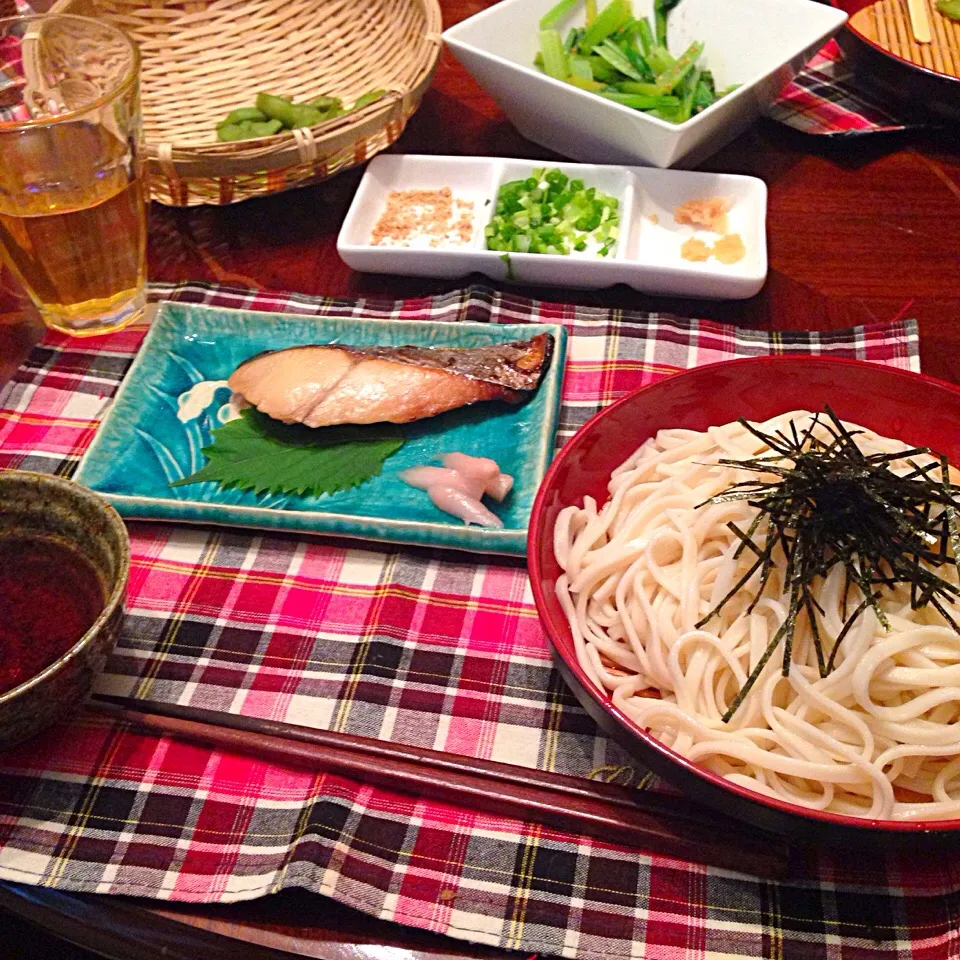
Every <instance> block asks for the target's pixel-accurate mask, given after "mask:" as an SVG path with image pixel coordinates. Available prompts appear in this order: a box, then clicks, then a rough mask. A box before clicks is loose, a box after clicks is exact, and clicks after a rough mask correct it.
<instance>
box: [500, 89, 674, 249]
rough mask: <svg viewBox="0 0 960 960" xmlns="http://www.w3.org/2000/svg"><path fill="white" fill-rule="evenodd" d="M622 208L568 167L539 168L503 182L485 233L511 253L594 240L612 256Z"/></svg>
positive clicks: (582, 246)
mask: <svg viewBox="0 0 960 960" xmlns="http://www.w3.org/2000/svg"><path fill="white" fill-rule="evenodd" d="M672 99H676V98H672ZM618 207H619V203H618V201H617V199H616V198H615V197H611V196H608V195H607V194H604V193H601V192H599V191H598V190H597V189H596V188H595V187H586V186H585V185H584V182H583V180H581V179H579V178H576V179H573V180H571V179H570V178H569V177H567V175H566V174H565V173H563V171H562V170H559V169H556V168H554V169H552V170H545V169H537V170H534V171H533V172H532V174H531V175H530V176H529V177H526V178H525V179H523V180H511V181H510V182H509V183H505V184H503V186H501V187H500V190H499V191H498V193H497V202H496V206H495V208H494V214H493V217H492V218H491V220H490V222H489V223H488V224H487V225H486V227H484V231H483V234H484V238H485V239H486V244H487V249H488V250H497V251H503V252H505V253H508V254H509V253H548V254H562V255H566V254H570V253H571V252H572V251H577V252H583V251H584V250H587V249H588V248H589V245H590V243H591V242H593V243H596V244H598V251H597V253H598V256H607V255H608V254H609V252H610V250H612V249H613V247H614V245H615V244H616V242H617V238H618V235H619V222H620V217H619V211H618Z"/></svg>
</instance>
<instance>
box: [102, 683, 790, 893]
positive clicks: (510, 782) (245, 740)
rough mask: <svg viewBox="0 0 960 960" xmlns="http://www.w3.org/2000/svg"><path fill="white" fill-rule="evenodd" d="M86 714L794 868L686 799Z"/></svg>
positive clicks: (422, 756)
mask: <svg viewBox="0 0 960 960" xmlns="http://www.w3.org/2000/svg"><path fill="white" fill-rule="evenodd" d="M88 709H89V710H90V711H92V712H94V713H98V714H101V715H102V716H107V717H111V718H112V719H114V720H120V721H123V722H126V723H129V724H131V725H132V726H134V727H136V728H138V729H140V730H144V731H146V732H149V733H152V734H156V735H160V736H170V737H176V738H178V739H181V740H186V741H190V742H193V743H198V744H203V745H204V746H207V747H215V748H218V749H224V750H231V751H235V752H239V753H245V754H248V755H252V756H255V757H258V758H260V759H264V760H270V761H273V762H277V763H281V764H288V765H292V766H299V767H307V768H309V769H312V770H323V771H326V772H329V773H332V774H336V775H338V776H344V777H348V778H350V779H352V780H357V781H360V782H362V783H369V784H373V785H375V786H379V787H384V788H386V789H389V790H392V791H396V792H399V793H405V794H411V795H413V796H417V797H423V798H425V799H430V800H437V801H441V802H444V803H451V804H456V805H458V806H461V807H464V808H466V809H469V810H472V811H475V812H481V813H488V814H493V815H495V816H501V817H509V818H515V819H520V820H526V821H528V822H529V821H532V822H536V823H540V824H543V825H544V826H547V827H552V828H554V829H556V830H562V831H565V832H570V833H575V834H582V835H585V836H589V837H593V838H595V839H598V840H606V841H608V842H611V843H623V844H626V845H628V846H632V847H639V848H641V849H643V850H645V851H649V852H652V853H657V854H662V855H666V856H671V857H676V858H678V859H684V860H693V861H696V862H698V863H706V864H709V865H711V866H716V867H722V868H725V869H729V870H736V871H738V872H740V873H750V874H753V875H755V876H761V877H779V876H783V874H784V873H785V872H786V869H787V865H788V860H789V852H790V851H789V847H788V846H787V844H786V842H785V841H784V840H783V839H781V838H780V837H776V836H774V835H772V834H769V833H766V832H764V831H761V830H757V829H754V828H752V827H749V826H747V825H745V824H741V823H740V822H739V821H736V820H733V819H731V818H728V817H724V816H722V815H721V814H718V813H715V812H714V811H712V810H710V809H709V808H707V807H704V806H701V805H700V804H697V803H694V802H691V801H689V800H686V799H684V798H682V797H676V796H664V795H662V794H657V793H652V792H649V793H648V792H644V791H640V790H631V789H629V788H626V787H620V786H616V785H613V784H608V783H601V782H597V781H593V780H583V779H579V778H575V777H566V776H561V775H559V774H554V773H547V772H545V771H542V770H527V769H525V768H521V767H515V766H512V765H510V764H506V763H498V762H495V761H492V760H479V759H476V758H473V757H464V756H460V755H458V754H452V753H443V752H441V751H438V750H427V749H424V748H421V747H412V746H407V745H404V744H397V743H388V742H386V741H381V740H375V739H373V738H369V737H358V736H354V735H352V734H345V733H334V732H331V731H328V730H314V729H312V728H310V727H302V726H297V725H294V724H289V723H281V722H278V721H276V720H264V719H260V718H258V717H242V716H236V715H235V714H232V713H220V712H215V711H212V710H202V709H199V708H197V707H187V706H179V705H176V704H166V703H157V702H153V701H147V700H140V699H134V698H127V697H106V696H97V697H94V698H92V699H91V700H90V701H89V702H88Z"/></svg>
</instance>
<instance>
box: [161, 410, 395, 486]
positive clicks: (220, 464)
mask: <svg viewBox="0 0 960 960" xmlns="http://www.w3.org/2000/svg"><path fill="white" fill-rule="evenodd" d="M213 441H214V442H213V443H212V444H211V445H210V446H208V447H204V448H203V453H204V454H205V455H206V457H207V463H206V464H205V465H204V466H203V467H201V469H199V470H198V471H197V472H196V473H194V474H191V475H190V476H189V477H185V478H184V479H183V480H178V481H177V482H176V483H173V484H171V486H174V487H181V486H184V485H186V484H189V483H201V482H202V481H204V480H213V481H214V482H215V483H219V484H220V486H221V487H222V488H223V489H224V490H228V489H232V488H236V489H240V490H252V491H253V492H254V493H256V494H264V493H287V494H290V493H295V494H299V495H301V496H304V495H312V496H320V495H321V494H324V493H336V492H338V491H340V490H349V489H351V488H353V487H357V486H359V485H360V484H361V483H365V482H366V481H367V480H369V479H371V478H372V477H375V476H377V475H378V474H379V473H380V471H381V469H382V468H383V463H384V461H385V460H386V459H387V457H390V456H392V455H393V454H394V453H396V452H397V451H398V450H399V449H400V448H401V447H402V446H403V443H404V437H403V434H402V433H401V432H400V428H399V427H397V426H396V425H395V424H392V423H376V424H370V425H369V426H338V427H320V428H312V427H305V426H303V425H302V424H287V423H280V422H279V421H277V420H273V419H271V418H270V417H267V416H264V415H263V414H261V413H258V412H257V411H255V410H244V411H243V414H242V416H241V417H240V418H239V419H237V420H231V421H230V422H229V423H227V424H225V425H224V426H222V427H220V428H219V429H217V430H214V431H213Z"/></svg>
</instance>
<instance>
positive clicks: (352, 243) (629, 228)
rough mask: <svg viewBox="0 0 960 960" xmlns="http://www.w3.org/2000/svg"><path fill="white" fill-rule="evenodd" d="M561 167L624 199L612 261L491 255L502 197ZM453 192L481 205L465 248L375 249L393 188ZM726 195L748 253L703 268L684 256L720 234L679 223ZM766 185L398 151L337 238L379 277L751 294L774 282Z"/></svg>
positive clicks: (377, 166) (425, 243)
mask: <svg viewBox="0 0 960 960" xmlns="http://www.w3.org/2000/svg"><path fill="white" fill-rule="evenodd" d="M542 168H546V169H548V170H551V169H554V168H559V169H560V170H562V171H563V172H564V173H565V174H567V175H568V176H569V177H571V178H574V177H579V178H581V179H582V180H583V181H584V182H585V184H586V186H587V187H596V188H597V190H600V191H603V192H604V193H608V194H610V195H611V196H614V197H616V198H617V200H618V201H619V204H620V206H619V212H620V225H619V231H620V232H619V240H618V242H617V245H616V247H614V249H612V250H611V251H610V253H609V254H608V255H607V256H606V257H600V256H598V255H596V254H595V253H591V252H588V251H584V252H583V253H572V254H570V255H567V256H561V255H553V254H536V253H511V254H510V255H509V263H506V262H504V259H503V254H502V253H499V252H497V251H494V250H487V249H486V240H485V238H484V232H483V231H484V227H485V226H486V225H487V223H488V222H489V221H490V218H491V217H492V216H493V211H494V208H495V202H496V197H497V191H498V190H499V188H500V186H501V185H502V184H504V183H507V182H509V181H511V180H519V179H522V178H525V177H528V176H529V175H530V173H531V171H533V170H536V169H542ZM443 187H449V188H450V190H451V191H452V193H453V197H454V199H455V200H461V201H467V202H472V204H473V210H472V212H473V223H472V234H471V236H470V238H469V240H467V241H466V242H461V241H460V240H459V239H456V240H441V241H439V242H437V245H435V246H433V245H431V241H430V240H429V239H428V238H422V239H421V242H419V243H411V244H410V245H408V246H398V245H394V244H393V243H389V244H388V243H383V244H378V245H375V244H374V243H373V242H372V234H373V231H374V227H375V226H376V225H377V223H378V221H379V220H380V217H381V214H382V213H383V212H384V209H385V207H386V204H387V199H388V197H389V195H390V193H391V192H393V191H404V190H437V189H441V188H443ZM710 197H726V198H729V199H730V200H731V201H732V206H731V208H730V211H729V213H728V215H727V219H728V227H727V231H728V233H737V234H739V235H740V237H741V238H742V240H743V243H744V246H745V248H746V254H745V256H744V257H743V259H741V260H739V261H738V262H737V263H732V264H724V263H720V262H719V261H718V260H716V259H714V258H712V257H711V258H710V259H709V260H705V261H701V262H694V261H690V260H685V259H683V257H681V255H680V248H681V246H682V245H683V244H684V243H685V242H686V241H687V240H688V239H690V238H691V237H693V236H696V237H699V238H701V239H703V240H704V242H705V243H707V244H708V245H712V243H714V242H715V241H716V240H717V239H719V235H718V234H715V233H711V232H710V231H707V230H704V229H700V228H698V229H696V230H695V229H694V228H693V227H691V226H688V225H681V224H678V223H676V222H675V221H674V218H673V211H674V210H675V209H676V208H677V207H678V206H680V204H682V203H685V202H687V201H689V200H700V199H708V198H710ZM766 218H767V187H766V184H765V183H764V182H763V181H762V180H758V179H757V178H755V177H743V176H737V175H734V174H726V173H701V172H689V171H683V170H656V169H651V168H648V167H619V166H602V165H597V164H588V163H566V162H562V161H544V160H539V161H536V160H501V159H497V158H492V157H432V156H414V155H410V154H391V155H381V156H379V157H376V158H375V159H374V160H373V161H372V162H371V163H370V165H369V166H368V167H367V171H366V173H365V174H364V176H363V180H362V181H361V182H360V187H359V189H358V190H357V194H356V196H355V197H354V200H353V203H352V204H351V206H350V210H349V212H348V213H347V218H346V220H345V221H344V224H343V227H342V229H341V230H340V236H339V237H338V238H337V251H338V252H339V254H340V256H341V257H342V258H343V260H344V261H345V262H346V263H347V265H348V266H350V267H353V269H355V270H361V271H366V272H370V273H395V274H405V275H412V276H428V277H460V276H464V275H466V274H469V273H473V272H479V273H484V274H486V275H487V276H488V277H491V278H492V279H494V280H497V281H500V282H506V283H510V282H512V283H521V284H528V285H544V286H558V287H559V286H563V287H584V288H599V287H609V286H612V285H613V284H616V283H625V284H628V285H629V286H631V287H633V288H634V289H635V290H639V291H641V292H644V293H655V294H668V295H673V296H681V297H704V298H708V299H716V300H723V299H733V300H737V299H745V298H746V297H752V296H753V295H754V294H755V293H757V292H758V291H759V290H760V288H761V287H762V286H763V284H764V281H765V280H766V278H767V236H766Z"/></svg>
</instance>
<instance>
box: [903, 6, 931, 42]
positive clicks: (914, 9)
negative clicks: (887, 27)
mask: <svg viewBox="0 0 960 960" xmlns="http://www.w3.org/2000/svg"><path fill="white" fill-rule="evenodd" d="M907 11H908V13H909V14H910V29H911V30H912V31H913V38H914V40H916V41H917V43H929V42H930V40H931V37H930V19H929V18H928V17H927V3H926V0H907Z"/></svg>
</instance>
